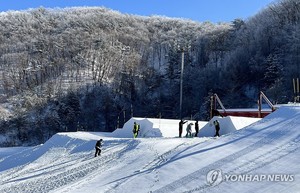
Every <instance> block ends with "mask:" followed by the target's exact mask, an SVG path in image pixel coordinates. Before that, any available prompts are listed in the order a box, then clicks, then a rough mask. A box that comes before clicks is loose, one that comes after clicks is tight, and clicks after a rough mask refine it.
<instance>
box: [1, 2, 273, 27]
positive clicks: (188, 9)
mask: <svg viewBox="0 0 300 193" xmlns="http://www.w3.org/2000/svg"><path fill="white" fill-rule="evenodd" d="M275 1H276V0H0V11H8V10H26V9H29V8H37V7H44V8H55V7H59V8H64V7H74V6H75V7H78V6H103V7H106V8H110V9H113V10H117V11H120V12H121V13H128V14H134V15H143V16H151V15H162V16H167V17H177V18H186V19H191V20H194V21H200V22H204V21H211V22H230V21H233V20H234V19H236V18H240V19H247V18H249V17H251V16H254V15H255V14H256V13H257V12H259V11H260V10H262V9H263V8H266V7H267V6H268V5H269V4H270V3H272V2H275Z"/></svg>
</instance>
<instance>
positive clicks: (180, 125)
mask: <svg viewBox="0 0 300 193" xmlns="http://www.w3.org/2000/svg"><path fill="white" fill-rule="evenodd" d="M186 122H187V121H183V120H182V119H181V120H180V122H179V137H181V135H182V127H183V124H185V123H186Z"/></svg>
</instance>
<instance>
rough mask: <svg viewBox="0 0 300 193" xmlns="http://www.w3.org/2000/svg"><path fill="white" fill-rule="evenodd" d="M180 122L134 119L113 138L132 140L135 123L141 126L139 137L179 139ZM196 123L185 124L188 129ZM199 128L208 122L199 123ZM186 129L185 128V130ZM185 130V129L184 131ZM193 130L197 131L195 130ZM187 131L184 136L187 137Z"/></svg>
mask: <svg viewBox="0 0 300 193" xmlns="http://www.w3.org/2000/svg"><path fill="white" fill-rule="evenodd" d="M179 121H180V120H176V119H153V118H152V119H150V118H139V117H133V118H131V119H130V120H129V121H127V122H126V123H125V124H124V126H123V128H122V129H117V130H116V131H114V132H113V133H112V136H113V137H122V138H124V137H125V138H132V128H133V124H134V122H136V123H138V124H139V125H140V132H139V135H138V137H143V138H147V137H177V136H178V135H179V131H178V127H179ZM195 122H196V121H193V120H187V122H186V123H185V124H184V126H185V127H186V126H187V125H188V124H189V123H193V124H195ZM198 123H199V128H202V127H203V126H204V125H206V124H207V122H206V121H199V122H198ZM185 127H184V128H185ZM183 130H184V129H183ZM193 130H195V129H194V128H193ZM185 132H186V131H185V130H184V131H183V134H184V135H185Z"/></svg>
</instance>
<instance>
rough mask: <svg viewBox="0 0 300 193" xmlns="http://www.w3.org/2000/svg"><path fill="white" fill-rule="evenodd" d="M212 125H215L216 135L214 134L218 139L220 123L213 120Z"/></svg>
mask: <svg viewBox="0 0 300 193" xmlns="http://www.w3.org/2000/svg"><path fill="white" fill-rule="evenodd" d="M214 125H215V129H216V134H215V137H217V136H218V137H220V134H219V131H220V123H219V121H218V120H215V121H214Z"/></svg>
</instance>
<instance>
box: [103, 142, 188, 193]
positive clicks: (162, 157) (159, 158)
mask: <svg viewBox="0 0 300 193" xmlns="http://www.w3.org/2000/svg"><path fill="white" fill-rule="evenodd" d="M186 145H188V142H187V141H186V142H183V143H181V144H179V145H177V146H175V147H173V148H171V149H170V150H168V151H166V152H164V153H161V154H159V153H158V151H157V150H156V149H155V148H154V147H153V145H152V146H150V147H148V150H149V151H154V152H155V158H154V159H153V160H151V161H150V162H148V163H146V164H145V165H143V166H142V167H141V169H139V170H136V171H135V172H134V173H133V174H132V175H131V176H127V177H124V178H123V179H120V180H119V181H118V183H116V184H115V185H114V186H113V187H111V188H110V189H109V190H108V191H105V192H106V193H110V192H116V190H117V188H118V187H120V186H122V185H123V184H126V182H127V181H132V180H134V179H135V178H139V175H141V174H144V173H147V175H150V174H151V173H154V179H155V181H154V182H153V184H152V185H150V187H153V186H154V184H155V183H156V182H158V181H159V175H158V172H159V171H158V170H157V168H158V167H159V166H160V165H162V164H163V163H166V162H167V161H168V157H170V155H172V154H174V153H176V152H177V151H178V149H180V148H181V147H184V146H186Z"/></svg>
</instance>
